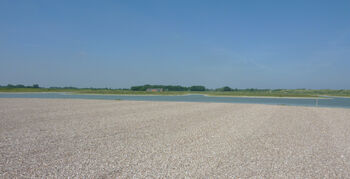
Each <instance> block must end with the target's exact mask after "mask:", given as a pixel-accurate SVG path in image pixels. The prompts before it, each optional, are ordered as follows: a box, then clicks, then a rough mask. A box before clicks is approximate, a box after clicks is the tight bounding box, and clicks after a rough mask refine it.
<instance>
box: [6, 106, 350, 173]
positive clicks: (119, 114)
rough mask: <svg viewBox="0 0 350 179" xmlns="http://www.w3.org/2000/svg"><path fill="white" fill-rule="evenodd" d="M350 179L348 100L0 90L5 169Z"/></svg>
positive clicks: (31, 171)
mask: <svg viewBox="0 0 350 179" xmlns="http://www.w3.org/2000/svg"><path fill="white" fill-rule="evenodd" d="M14 177H19V178H21V177H26V178H27V177H28V178H29V177H34V178H36V177H40V178H48V177H49V178H54V177H59V178H66V177H79V178H98V177H101V178H109V177H112V178H145V177H149V178H183V177H188V178H228V177H230V178H231V177H241V178H248V177H264V178H280V177H282V178H287V177H288V178H294V177H297V178H350V109H341V108H314V107H290V106H273V105H259V104H222V103H185V102H137V101H108V100H75V99H0V178H14Z"/></svg>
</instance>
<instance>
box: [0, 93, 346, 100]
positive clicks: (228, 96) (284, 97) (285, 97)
mask: <svg viewBox="0 0 350 179" xmlns="http://www.w3.org/2000/svg"><path fill="white" fill-rule="evenodd" d="M1 93H3V94H30V93H38V94H41V93H63V94H64V93H65V94H68V95H70V94H71V95H111V96H191V95H202V96H206V97H221V98H225V97H226V98H283V99H331V98H332V97H337V98H350V97H343V96H327V97H324V96H323V97H322V96H320V97H297V96H296V97H289V96H245V95H242V96H231V95H210V94H200V93H192V94H112V93H111V94H107V93H105V94H101V93H83V92H82V93H80V92H0V94H1Z"/></svg>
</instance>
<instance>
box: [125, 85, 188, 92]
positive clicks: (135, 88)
mask: <svg viewBox="0 0 350 179" xmlns="http://www.w3.org/2000/svg"><path fill="white" fill-rule="evenodd" d="M148 88H163V90H164V91H188V88H187V87H184V86H179V85H177V86H172V85H143V86H132V87H131V88H130V89H131V90H132V91H146V90H147V89H148Z"/></svg>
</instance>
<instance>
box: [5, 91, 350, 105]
mask: <svg viewBox="0 0 350 179" xmlns="http://www.w3.org/2000/svg"><path fill="white" fill-rule="evenodd" d="M0 98H69V99H106V100H134V101H182V102H217V103H254V104H274V105H288V106H316V104H317V102H316V99H303V98H252V97H210V96H204V95H184V96H124V95H90V94H89V95H84V94H70V93H0ZM318 106H319V107H341V108H350V98H340V97H329V98H327V99H318Z"/></svg>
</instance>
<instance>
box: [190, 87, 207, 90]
mask: <svg viewBox="0 0 350 179" xmlns="http://www.w3.org/2000/svg"><path fill="white" fill-rule="evenodd" d="M190 91H205V87H204V86H191V87H190Z"/></svg>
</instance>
